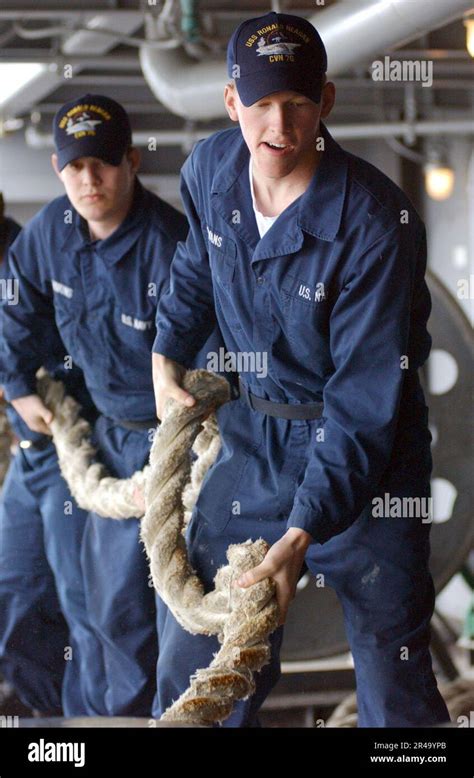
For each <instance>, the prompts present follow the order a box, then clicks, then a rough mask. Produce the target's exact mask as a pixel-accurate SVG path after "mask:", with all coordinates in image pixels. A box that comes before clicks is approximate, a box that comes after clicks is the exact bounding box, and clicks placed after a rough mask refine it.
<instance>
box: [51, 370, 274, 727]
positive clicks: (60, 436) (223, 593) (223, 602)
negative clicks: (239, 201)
mask: <svg viewBox="0 0 474 778" xmlns="http://www.w3.org/2000/svg"><path fill="white" fill-rule="evenodd" d="M183 386H184V388H185V389H187V390H188V391H189V392H191V394H192V395H193V396H194V397H195V398H196V403H195V405H194V406H192V407H190V408H189V407H187V406H182V405H180V404H178V403H176V402H174V401H173V400H168V401H167V403H166V406H165V409H164V415H163V420H162V423H161V425H160V427H159V428H158V430H157V432H156V434H155V437H154V441H153V445H152V449H151V452H150V465H149V467H148V468H145V469H144V470H143V471H141V472H139V473H135V474H134V475H133V476H132V477H131V478H128V479H117V478H111V477H110V476H108V475H107V473H106V470H105V468H104V467H103V466H102V465H100V464H91V459H92V457H93V456H94V454H95V453H96V452H95V450H94V448H93V446H92V445H91V443H90V439H89V436H90V426H89V425H88V423H87V422H86V421H85V420H83V419H81V417H80V407H79V405H78V404H77V403H76V402H75V400H73V399H72V398H71V397H68V396H66V395H65V392H64V387H63V385H62V384H60V382H57V381H53V380H52V379H51V378H49V377H48V376H45V375H43V376H42V377H41V378H40V379H39V381H38V393H39V394H40V396H41V397H42V398H43V401H44V402H45V404H46V405H47V406H48V408H49V409H50V410H51V411H52V412H53V414H54V421H53V422H52V424H51V430H52V432H53V439H54V442H55V444H56V448H57V452H58V459H59V463H60V467H61V472H62V474H63V476H64V478H65V479H66V481H67V483H68V485H69V488H70V490H71V493H72V494H73V496H74V497H75V498H76V501H77V502H78V504H79V505H80V506H81V507H83V508H85V509H86V510H93V511H95V512H96V513H99V514H100V515H103V516H108V517H113V518H121V519H124V518H130V517H132V516H135V515H136V513H137V508H136V505H135V502H134V500H133V493H134V490H135V488H136V487H139V488H143V487H144V490H145V504H146V513H145V516H144V517H143V519H142V522H141V537H142V540H143V542H144V544H145V548H146V552H147V555H148V557H149V561H150V570H151V576H152V579H153V584H154V587H155V589H156V591H157V592H158V594H159V595H160V597H161V598H162V599H163V601H164V602H165V603H166V604H167V605H168V607H169V608H170V610H171V611H172V613H173V615H174V616H175V618H176V619H177V620H178V622H179V623H180V624H181V625H182V626H183V627H184V629H186V630H188V631H189V632H191V633H193V634H205V635H217V636H218V639H219V641H220V643H221V644H222V645H221V648H220V650H219V652H218V653H217V654H216V656H215V657H214V659H213V661H212V663H211V665H210V666H209V667H208V668H202V669H198V670H197V672H196V674H195V675H194V676H193V678H192V679H191V684H190V686H189V688H188V689H187V690H186V692H184V694H183V695H181V697H180V698H179V699H178V700H177V701H176V702H174V703H173V705H172V706H171V707H170V708H168V710H167V711H165V713H164V714H163V716H162V719H163V720H166V721H186V722H188V723H190V724H193V723H194V724H211V723H214V722H218V721H223V720H224V719H225V718H227V717H228V716H229V715H230V713H231V712H232V708H233V703H234V702H235V701H236V700H238V699H245V698H246V697H248V696H249V695H250V694H252V693H253V691H254V689H255V684H254V679H253V673H254V672H255V671H257V670H260V669H261V668H262V667H263V665H265V664H266V663H267V662H268V661H269V658H270V644H269V641H268V636H269V634H270V633H271V632H272V631H273V630H274V629H275V628H276V626H277V623H278V608H277V604H276V598H275V584H274V582H273V581H272V580H270V579H266V580H265V581H261V582H260V583H258V584H256V585H254V586H252V587H249V588H248V589H240V588H236V587H234V586H233V585H232V582H233V581H234V580H236V579H237V578H238V577H239V576H240V575H241V573H243V572H245V571H247V570H249V569H251V568H252V567H255V566H256V565H258V564H259V563H260V562H261V561H262V560H263V558H264V557H265V554H266V552H267V550H268V545H267V543H266V542H265V541H264V540H262V539H260V540H257V541H256V542H251V541H247V542H246V543H242V544H238V545H231V546H229V548H228V550H227V559H228V562H229V564H228V565H227V566H224V567H221V568H220V569H219V570H218V571H217V574H216V577H215V580H214V589H213V591H211V592H208V593H205V591H204V587H203V585H202V583H201V581H200V580H199V578H198V576H197V575H196V574H195V572H194V571H193V570H192V568H191V567H190V565H189V562H188V558H187V551H186V543H185V540H184V529H185V526H186V520H187V519H189V516H190V513H191V511H192V508H193V506H194V503H195V500H196V497H197V494H198V493H199V488H200V485H201V482H202V478H203V477H204V475H205V473H206V471H207V469H208V467H209V465H210V464H211V463H212V462H213V461H214V459H215V456H216V454H217V451H218V449H219V445H220V440H219V436H218V428H217V422H216V419H215V417H214V416H213V415H210V414H211V412H212V410H213V409H214V408H216V407H218V406H220V405H222V404H223V403H225V402H227V400H228V399H229V385H228V383H227V381H225V379H223V378H220V377H219V376H216V375H214V374H212V373H209V372H208V371H206V370H193V371H188V372H187V373H186V376H185V379H184V381H183ZM191 447H193V449H194V451H195V452H196V453H197V455H198V458H197V460H196V461H195V462H194V463H193V464H192V465H191V457H190V450H191Z"/></svg>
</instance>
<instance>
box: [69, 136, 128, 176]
mask: <svg viewBox="0 0 474 778" xmlns="http://www.w3.org/2000/svg"><path fill="white" fill-rule="evenodd" d="M126 150H127V147H124V148H117V147H116V148H113V149H111V148H110V146H105V145H103V144H100V143H97V140H96V139H95V138H81V140H75V141H73V142H71V143H70V144H69V145H68V146H66V147H65V148H62V149H61V150H60V151H57V152H56V154H57V157H58V167H59V170H62V169H63V168H64V167H66V165H68V164H69V162H73V161H74V160H75V159H80V158H81V157H96V158H97V159H101V160H103V162H107V164H109V165H115V166H118V165H120V163H121V161H122V157H123V155H124V154H125V152H126Z"/></svg>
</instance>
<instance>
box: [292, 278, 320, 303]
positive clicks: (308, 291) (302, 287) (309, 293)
mask: <svg viewBox="0 0 474 778" xmlns="http://www.w3.org/2000/svg"><path fill="white" fill-rule="evenodd" d="M298 297H302V298H303V300H313V301H314V302H316V303H320V302H321V301H322V300H325V299H326V294H325V291H324V284H323V283H319V284H317V285H316V288H314V287H311V286H306V284H299V285H298Z"/></svg>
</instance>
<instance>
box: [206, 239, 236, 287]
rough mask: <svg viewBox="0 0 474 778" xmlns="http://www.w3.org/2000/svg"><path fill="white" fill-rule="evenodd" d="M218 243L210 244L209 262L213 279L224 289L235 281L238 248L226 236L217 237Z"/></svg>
mask: <svg viewBox="0 0 474 778" xmlns="http://www.w3.org/2000/svg"><path fill="white" fill-rule="evenodd" d="M215 239H216V243H211V242H209V262H210V265H211V272H212V277H213V279H215V280H216V281H217V282H218V284H219V285H220V286H222V287H223V288H224V289H229V287H230V285H231V284H232V282H233V281H234V276H235V263H236V260H237V246H236V245H235V243H234V241H233V240H231V238H227V237H226V236H225V235H218V236H215Z"/></svg>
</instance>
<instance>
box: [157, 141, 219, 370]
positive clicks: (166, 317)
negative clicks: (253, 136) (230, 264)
mask: <svg viewBox="0 0 474 778" xmlns="http://www.w3.org/2000/svg"><path fill="white" fill-rule="evenodd" d="M193 156H194V155H193V154H191V155H190V157H188V159H187V160H186V162H185V164H184V165H183V168H182V171H181V197H182V200H183V204H184V208H185V212H186V216H187V218H188V221H189V232H188V237H187V240H186V241H180V242H179V243H178V245H177V248H176V252H175V255H174V257H173V261H172V263H171V273H170V284H169V287H168V289H167V292H166V293H165V294H164V295H163V297H162V298H161V299H160V301H159V303H158V308H157V314H156V329H157V335H156V339H155V342H154V344H153V351H154V352H156V353H158V354H164V356H166V357H169V358H170V359H174V360H175V361H176V362H180V363H181V364H184V365H185V366H188V365H190V364H191V362H192V360H193V358H194V357H195V356H196V354H197V353H198V352H199V350H200V349H201V347H202V346H203V345H204V344H205V342H206V340H207V339H208V337H209V336H210V335H211V333H212V331H213V329H214V327H215V325H216V315H215V309H214V298H213V291H212V277H211V270H210V267H209V256H208V252H207V246H206V244H205V242H204V239H203V234H202V226H201V218H200V216H199V200H198V195H197V185H196V177H195V173H194V168H193Z"/></svg>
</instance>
